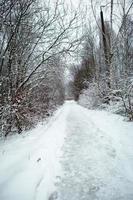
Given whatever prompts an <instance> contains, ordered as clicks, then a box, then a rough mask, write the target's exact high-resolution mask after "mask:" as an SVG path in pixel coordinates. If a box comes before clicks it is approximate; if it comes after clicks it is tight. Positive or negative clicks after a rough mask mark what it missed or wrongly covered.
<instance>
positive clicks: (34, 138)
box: [0, 101, 133, 200]
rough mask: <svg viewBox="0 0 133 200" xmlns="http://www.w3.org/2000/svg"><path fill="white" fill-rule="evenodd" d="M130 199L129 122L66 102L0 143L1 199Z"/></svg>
mask: <svg viewBox="0 0 133 200" xmlns="http://www.w3.org/2000/svg"><path fill="white" fill-rule="evenodd" d="M53 199H58V200H133V123H131V122H126V121H124V118H123V117H120V116H119V115H114V114H110V113H109V112H106V111H94V110H87V109H85V108H83V107H81V106H79V105H78V104H77V103H75V102H74V101H68V102H66V103H65V104H64V105H63V106H62V107H61V108H60V109H59V110H58V111H57V113H56V114H55V115H54V116H53V117H52V119H51V120H50V121H49V123H48V124H47V125H43V124H39V125H38V126H37V127H36V128H35V129H33V130H32V131H30V132H29V133H28V134H24V135H23V136H17V137H16V136H15V137H11V138H9V139H7V140H6V141H1V142H0V200H53Z"/></svg>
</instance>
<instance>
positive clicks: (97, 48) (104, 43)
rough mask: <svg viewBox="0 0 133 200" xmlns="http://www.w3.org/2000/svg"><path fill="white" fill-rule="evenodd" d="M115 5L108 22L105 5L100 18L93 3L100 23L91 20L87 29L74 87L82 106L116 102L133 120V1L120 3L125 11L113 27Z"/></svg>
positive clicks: (75, 68)
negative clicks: (116, 26) (132, 12)
mask: <svg viewBox="0 0 133 200" xmlns="http://www.w3.org/2000/svg"><path fill="white" fill-rule="evenodd" d="M91 3H92V2H91ZM117 3H118V2H117ZM113 7H114V4H113V1H110V2H109V3H108V10H110V20H109V21H106V20H105V18H104V8H102V7H101V11H100V13H99V20H97V19H96V15H95V12H94V10H93V9H94V8H93V5H91V9H92V10H93V15H94V17H95V20H96V26H94V24H92V25H91V23H90V24H89V26H87V27H86V28H85V31H84V40H83V44H82V50H81V53H80V63H79V64H78V65H77V66H72V67H71V71H72V74H73V86H72V87H71V88H72V91H73V94H74V97H75V100H78V101H79V102H80V103H81V104H82V105H84V106H86V107H88V108H96V107H99V106H100V107H101V106H103V107H106V106H107V105H110V106H111V105H112V106H114V107H115V109H116V112H117V113H126V115H127V116H128V117H129V119H130V120H133V19H132V15H131V10H132V7H133V3H130V2H129V4H128V6H127V4H123V3H122V2H121V4H120V5H119V7H120V8H121V13H122V14H121V15H120V16H119V27H118V28H113V27H114V26H115V22H114V21H113V17H114V15H113V14H114V12H115V10H113ZM71 85H72V83H71Z"/></svg>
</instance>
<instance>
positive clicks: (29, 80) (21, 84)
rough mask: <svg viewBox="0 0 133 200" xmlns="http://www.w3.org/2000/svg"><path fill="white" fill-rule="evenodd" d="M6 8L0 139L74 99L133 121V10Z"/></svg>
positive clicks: (7, 0)
mask: <svg viewBox="0 0 133 200" xmlns="http://www.w3.org/2000/svg"><path fill="white" fill-rule="evenodd" d="M74 4H75V3H74V2H73V3H72V2H70V3H68V1H63V0H56V1H40V0H0V130H1V132H0V137H6V136H8V135H10V134H16V133H18V134H20V133H22V132H23V131H25V130H29V129H31V128H33V127H34V126H36V124H37V123H38V122H39V121H42V120H44V119H45V118H48V117H49V116H51V115H52V114H53V112H54V111H55V110H56V109H57V108H58V107H59V106H60V105H62V104H63V103H64V101H65V100H66V99H69V98H71V99H74V100H75V101H77V102H78V103H79V104H81V105H83V106H84V107H87V108H88V109H107V110H111V111H112V112H115V113H118V114H120V115H124V116H126V117H127V118H128V120H130V121H133V2H132V1H130V0H127V1H126V0H116V1H115V0H110V1H104V0H103V1H100V2H99V1H97V0H94V1H93V0H91V1H88V2H82V1H81V2H79V4H78V6H77V5H76V6H75V5H74Z"/></svg>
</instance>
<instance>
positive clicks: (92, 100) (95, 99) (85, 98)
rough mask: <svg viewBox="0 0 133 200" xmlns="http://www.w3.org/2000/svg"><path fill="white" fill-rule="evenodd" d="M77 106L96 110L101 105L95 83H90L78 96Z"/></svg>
mask: <svg viewBox="0 0 133 200" xmlns="http://www.w3.org/2000/svg"><path fill="white" fill-rule="evenodd" d="M78 102H79V104H80V105H82V106H84V107H86V108H90V109H91V108H96V107H98V106H100V105H101V103H102V101H101V99H100V97H99V91H98V87H97V84H96V83H90V84H89V87H88V88H87V89H84V90H83V91H82V93H81V94H80V96H79V101H78Z"/></svg>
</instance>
